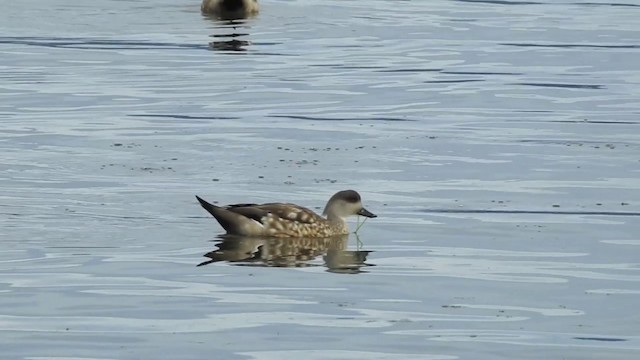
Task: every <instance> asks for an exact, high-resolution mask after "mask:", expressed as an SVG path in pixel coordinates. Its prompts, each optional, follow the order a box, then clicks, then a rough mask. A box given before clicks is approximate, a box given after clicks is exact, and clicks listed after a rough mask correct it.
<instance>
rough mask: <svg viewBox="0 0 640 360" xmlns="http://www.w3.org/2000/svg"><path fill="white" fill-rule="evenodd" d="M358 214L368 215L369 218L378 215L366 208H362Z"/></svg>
mask: <svg viewBox="0 0 640 360" xmlns="http://www.w3.org/2000/svg"><path fill="white" fill-rule="evenodd" d="M357 214H358V215H361V216H365V217H368V218H374V217H378V215H376V214H374V213H372V212H371V211H369V210H367V209H365V208H362V209H360V211H358V212H357Z"/></svg>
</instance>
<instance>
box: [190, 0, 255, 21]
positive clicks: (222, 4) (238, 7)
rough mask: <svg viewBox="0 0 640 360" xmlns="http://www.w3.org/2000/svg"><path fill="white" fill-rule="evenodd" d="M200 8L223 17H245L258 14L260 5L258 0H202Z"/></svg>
mask: <svg viewBox="0 0 640 360" xmlns="http://www.w3.org/2000/svg"><path fill="white" fill-rule="evenodd" d="M200 10H202V12H203V13H204V14H209V15H214V16H217V17H219V18H222V19H244V18H247V17H250V16H254V15H256V14H257V13H258V11H260V6H259V5H258V0H202V5H201V6H200Z"/></svg>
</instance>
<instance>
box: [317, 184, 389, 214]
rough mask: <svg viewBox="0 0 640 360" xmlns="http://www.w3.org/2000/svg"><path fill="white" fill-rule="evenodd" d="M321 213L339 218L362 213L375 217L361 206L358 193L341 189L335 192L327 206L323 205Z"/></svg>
mask: <svg viewBox="0 0 640 360" xmlns="http://www.w3.org/2000/svg"><path fill="white" fill-rule="evenodd" d="M322 215H326V216H327V218H329V219H331V218H341V219H344V218H346V217H349V216H352V215H362V216H366V217H370V218H374V217H377V215H375V214H373V213H371V212H369V210H367V209H365V208H364V207H363V206H362V199H361V198H360V194H358V193H357V192H356V191H354V190H343V191H338V192H337V193H335V194H334V195H333V196H332V197H331V199H329V202H327V206H325V208H324V211H323V212H322Z"/></svg>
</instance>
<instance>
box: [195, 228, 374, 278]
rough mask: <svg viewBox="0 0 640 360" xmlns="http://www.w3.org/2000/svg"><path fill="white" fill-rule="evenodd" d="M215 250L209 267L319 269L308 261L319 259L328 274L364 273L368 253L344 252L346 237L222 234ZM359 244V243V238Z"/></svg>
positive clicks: (211, 254) (206, 263) (361, 251)
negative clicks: (221, 263) (226, 264)
mask: <svg viewBox="0 0 640 360" xmlns="http://www.w3.org/2000/svg"><path fill="white" fill-rule="evenodd" d="M219 239H220V241H219V242H218V243H217V244H216V249H214V250H212V251H210V252H208V253H206V254H204V256H206V257H208V258H209V259H210V260H207V261H205V262H202V263H200V264H198V266H203V265H208V264H211V263H215V262H219V261H228V262H230V263H237V264H238V265H251V266H265V267H306V266H318V265H317V264H312V263H311V261H313V260H315V259H316V258H318V257H320V256H322V259H323V261H324V266H326V267H327V271H329V272H336V273H348V274H355V273H360V272H363V269H362V268H363V267H367V266H372V265H371V264H367V263H366V260H367V256H368V255H369V253H370V252H371V251H366V250H360V249H358V250H347V243H348V242H349V235H341V236H334V237H330V238H268V237H246V236H238V235H221V236H219ZM358 244H361V242H360V239H358Z"/></svg>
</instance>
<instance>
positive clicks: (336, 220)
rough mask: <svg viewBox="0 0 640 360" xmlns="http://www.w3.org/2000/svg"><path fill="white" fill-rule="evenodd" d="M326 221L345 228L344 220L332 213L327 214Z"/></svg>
mask: <svg viewBox="0 0 640 360" xmlns="http://www.w3.org/2000/svg"><path fill="white" fill-rule="evenodd" d="M327 221H329V222H331V223H334V224H344V226H347V222H346V219H345V218H343V217H342V216H338V215H336V214H334V213H327Z"/></svg>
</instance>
